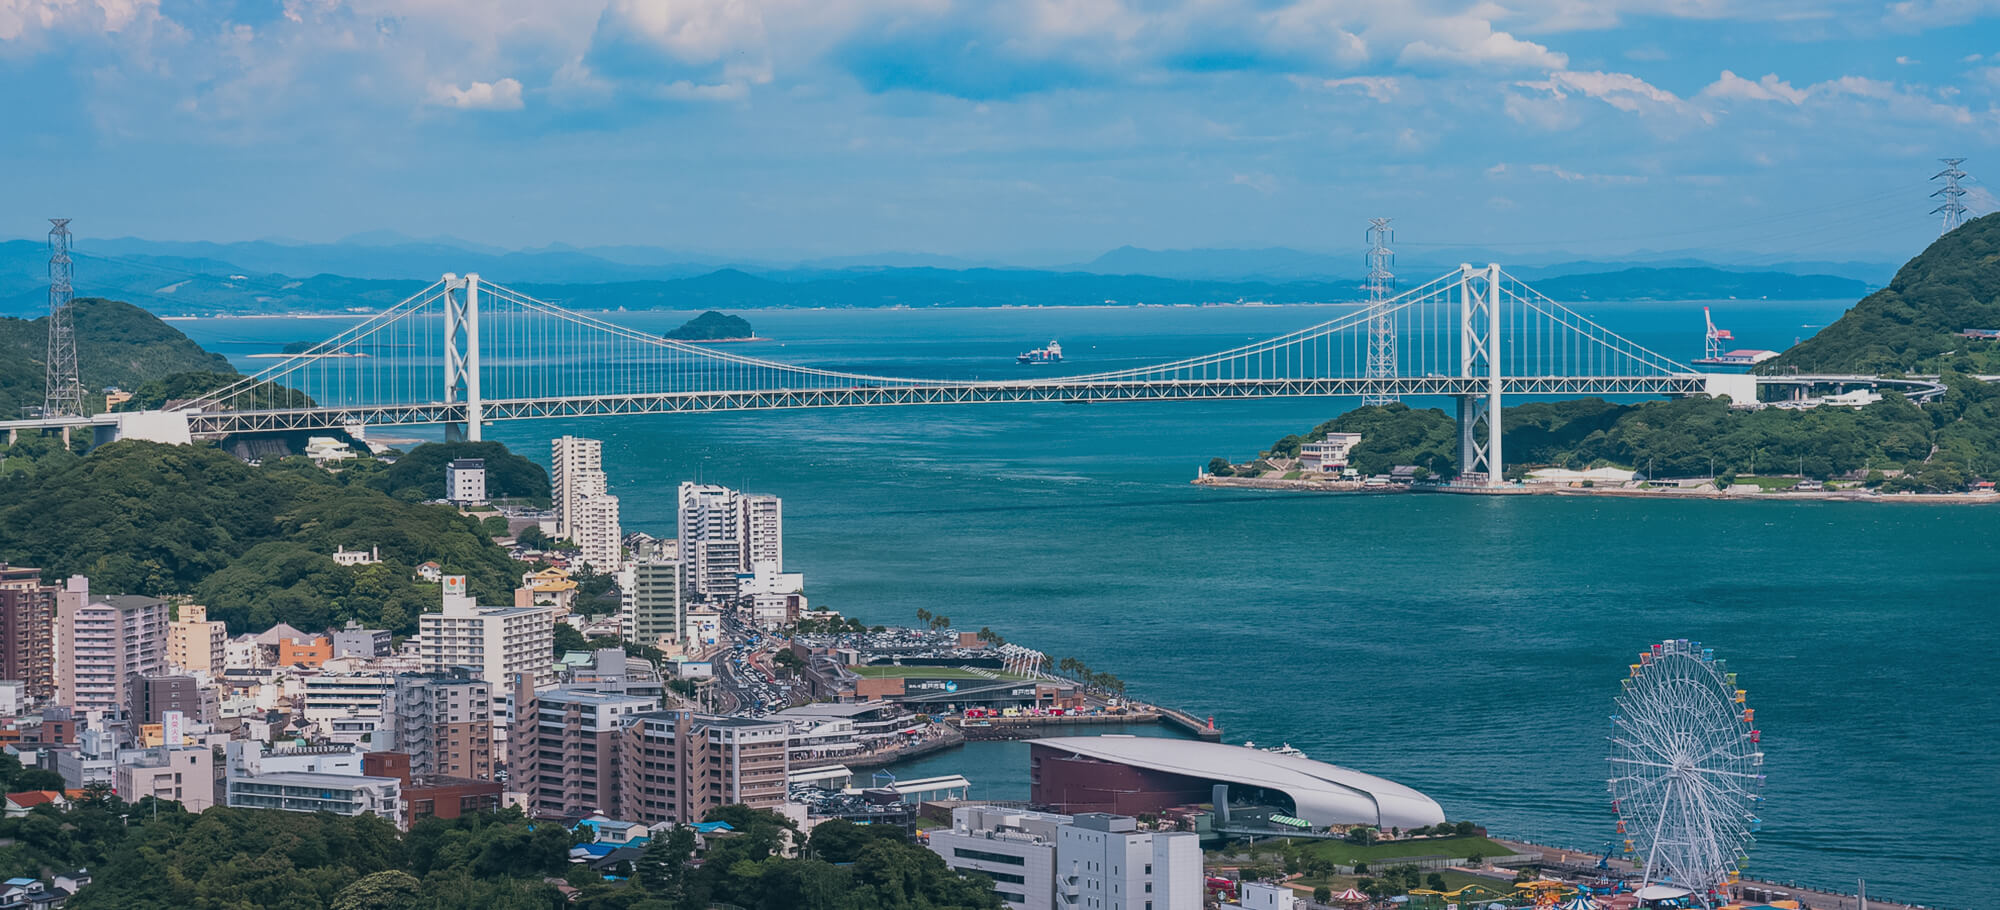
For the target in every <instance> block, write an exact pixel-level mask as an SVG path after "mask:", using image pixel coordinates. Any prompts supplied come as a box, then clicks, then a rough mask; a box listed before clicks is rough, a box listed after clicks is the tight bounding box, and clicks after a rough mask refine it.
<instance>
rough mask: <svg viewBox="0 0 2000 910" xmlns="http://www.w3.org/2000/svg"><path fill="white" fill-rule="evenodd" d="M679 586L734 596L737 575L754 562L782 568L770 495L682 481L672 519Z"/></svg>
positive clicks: (778, 523) (704, 596)
mask: <svg viewBox="0 0 2000 910" xmlns="http://www.w3.org/2000/svg"><path fill="white" fill-rule="evenodd" d="M675 525H676V530H677V532H678V534H679V537H680V549H681V573H682V577H683V578H684V579H685V584H684V586H683V589H684V591H685V592H686V593H687V594H688V595H689V596H691V597H694V598H696V599H699V600H721V599H730V598H734V597H736V596H737V595H738V594H739V593H741V591H740V582H739V580H738V576H741V575H744V574H746V573H749V572H751V571H752V570H753V568H754V567H755V566H756V565H757V564H758V563H769V564H771V565H772V566H773V567H776V568H779V569H782V567H783V566H784V562H785V522H784V508H783V504H782V502H781V501H780V500H779V499H778V497H776V496H765V495H756V494H748V493H741V492H738V491H736V490H732V489H729V488H728V487H724V486H719V485H716V484H699V483H683V484H681V488H680V508H679V510H678V516H677V520H676V523H675Z"/></svg>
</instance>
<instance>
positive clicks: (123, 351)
mask: <svg viewBox="0 0 2000 910" xmlns="http://www.w3.org/2000/svg"><path fill="white" fill-rule="evenodd" d="M75 307H76V310H75V317H74V318H75V324H76V338H77V368H78V369H79V370H81V371H82V373H83V388H84V392H85V393H86V394H85V396H84V398H85V404H86V406H87V407H90V408H92V409H95V408H98V407H102V405H103V403H104V402H103V397H102V396H101V395H98V394H97V393H99V392H101V391H102V390H103V389H104V388H105V387H106V386H118V387H121V388H125V389H132V388H137V387H138V386H139V385H141V384H142V383H144V382H146V381H147V380H154V379H160V378H162V377H165V376H168V375H170V374H174V373H182V372H188V371H195V370H200V371H209V372H214V373H222V374H226V375H229V376H234V375H236V370H235V368H233V367H231V366H230V365H229V361H228V360H227V359H225V358H223V356H222V355H220V354H211V353H209V352H208V351H205V350H202V348H201V346H200V345H198V344H195V343H194V342H193V341H191V340H189V339H188V337H187V336H186V335H183V334H181V333H180V331H179V330H178V329H175V328H174V327H173V326H170V325H168V324H166V323H164V322H161V321H160V320H159V318H158V317H156V316H154V315H153V314H151V313H148V312H146V311H145V310H142V309H140V308H138V307H135V306H133V305H131V304H129V303H122V302H120V301H116V300H103V299H100V298H95V297H86V298H80V299H78V300H77V301H76V303H75ZM48 323H49V320H48V317H46V316H44V317H41V318H39V319H11V318H5V317H0V420H4V419H8V418H13V417H19V416H21V412H22V409H23V408H26V407H30V406H34V405H39V404H41V402H42V396H43V394H44V386H43V383H44V376H43V361H44V360H45V359H46V358H47V353H48V339H49V336H48ZM91 399H96V400H95V402H94V403H93V402H92V401H91Z"/></svg>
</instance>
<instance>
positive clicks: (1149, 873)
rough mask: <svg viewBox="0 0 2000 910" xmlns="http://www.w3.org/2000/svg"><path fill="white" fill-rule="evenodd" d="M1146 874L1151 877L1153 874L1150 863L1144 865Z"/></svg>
mask: <svg viewBox="0 0 2000 910" xmlns="http://www.w3.org/2000/svg"><path fill="white" fill-rule="evenodd" d="M1146 874H1147V875H1152V874H1153V864H1152V863H1147V864H1146Z"/></svg>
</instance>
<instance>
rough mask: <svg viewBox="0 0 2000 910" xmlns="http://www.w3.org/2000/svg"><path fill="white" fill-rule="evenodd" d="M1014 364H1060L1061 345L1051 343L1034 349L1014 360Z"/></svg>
mask: <svg viewBox="0 0 2000 910" xmlns="http://www.w3.org/2000/svg"><path fill="white" fill-rule="evenodd" d="M1014 362H1015V363H1033V364H1042V363H1061V362H1062V345H1060V344H1057V343H1055V342H1053V341H1051V342H1049V346H1048V347H1045V348H1036V349H1034V350H1032V351H1027V352H1024V353H1023V354H1021V356H1019V357H1016V358H1014Z"/></svg>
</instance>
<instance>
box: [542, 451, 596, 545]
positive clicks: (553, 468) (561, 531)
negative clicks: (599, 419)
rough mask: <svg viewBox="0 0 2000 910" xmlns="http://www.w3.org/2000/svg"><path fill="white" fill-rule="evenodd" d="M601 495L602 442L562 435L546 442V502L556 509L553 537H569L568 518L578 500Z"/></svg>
mask: <svg viewBox="0 0 2000 910" xmlns="http://www.w3.org/2000/svg"><path fill="white" fill-rule="evenodd" d="M602 492H604V443H603V442H601V441H599V440H595V439H584V438H583V437H581V436H563V437H560V438H558V439H555V440H552V441H551V442H550V443H549V494H550V496H549V499H550V502H551V503H552V504H553V505H554V507H555V513H556V536H557V537H561V538H568V537H569V536H570V528H569V522H570V516H571V515H573V514H575V513H576V501H577V499H578V498H579V497H582V496H585V495H588V494H591V493H602Z"/></svg>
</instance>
